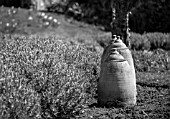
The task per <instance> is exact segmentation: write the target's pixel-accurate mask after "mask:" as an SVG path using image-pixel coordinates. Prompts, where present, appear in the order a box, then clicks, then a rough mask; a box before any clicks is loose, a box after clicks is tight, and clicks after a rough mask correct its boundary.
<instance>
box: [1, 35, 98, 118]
mask: <svg viewBox="0 0 170 119" xmlns="http://www.w3.org/2000/svg"><path fill="white" fill-rule="evenodd" d="M0 39H3V40H1V41H2V42H3V43H4V48H0V67H1V69H2V70H1V72H0V97H1V98H0V99H1V100H0V103H1V104H2V105H1V109H0V113H1V117H2V118H10V117H15V118H20V119H22V118H68V117H71V116H74V115H75V114H76V113H78V112H79V111H80V110H82V109H84V108H85V107H86V106H87V105H88V103H89V99H90V97H92V96H94V95H95V90H96V88H95V87H96V83H95V82H96V79H97V77H98V76H99V64H100V56H99V54H98V53H96V52H91V51H89V50H87V49H86V48H85V47H83V46H82V45H76V44H72V43H70V42H68V41H64V40H61V39H59V38H58V39H55V38H52V37H51V38H38V37H37V38H36V37H25V36H7V35H5V36H3V35H2V36H1V38H0Z"/></svg>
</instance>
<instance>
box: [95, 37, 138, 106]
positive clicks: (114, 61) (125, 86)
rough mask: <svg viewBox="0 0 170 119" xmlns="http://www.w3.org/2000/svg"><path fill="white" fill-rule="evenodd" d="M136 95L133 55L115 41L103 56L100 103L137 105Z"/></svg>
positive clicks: (120, 43) (99, 83) (119, 42)
mask: <svg viewBox="0 0 170 119" xmlns="http://www.w3.org/2000/svg"><path fill="white" fill-rule="evenodd" d="M120 46H121V47H120ZM122 46H123V47H122ZM124 50H125V51H124ZM126 50H127V51H126ZM118 51H119V52H120V53H119V52H118ZM136 94H137V93H136V76H135V69H134V64H133V59H132V56H131V53H130V51H129V49H127V47H125V45H124V44H122V42H121V41H116V40H114V42H113V43H111V44H110V45H109V46H108V47H107V48H106V49H105V51H104V53H103V55H102V61H101V72H100V78H99V82H98V103H99V104H100V105H120V106H127V105H135V104H136Z"/></svg>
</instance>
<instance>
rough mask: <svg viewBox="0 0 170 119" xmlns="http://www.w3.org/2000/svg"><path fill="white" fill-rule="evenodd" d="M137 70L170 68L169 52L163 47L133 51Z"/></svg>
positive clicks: (146, 70)
mask: <svg viewBox="0 0 170 119" xmlns="http://www.w3.org/2000/svg"><path fill="white" fill-rule="evenodd" d="M132 55H133V58H134V65H135V69H136V71H140V72H143V71H145V72H165V71H167V70H170V65H169V64H170V59H169V55H168V52H165V51H164V50H162V49H157V50H154V51H146V50H145V51H132Z"/></svg>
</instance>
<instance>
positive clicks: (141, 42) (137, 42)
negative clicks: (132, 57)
mask: <svg viewBox="0 0 170 119" xmlns="http://www.w3.org/2000/svg"><path fill="white" fill-rule="evenodd" d="M130 39H131V48H132V49H135V50H149V49H150V42H149V41H148V39H147V37H145V36H144V35H140V34H137V33H131V37H130Z"/></svg>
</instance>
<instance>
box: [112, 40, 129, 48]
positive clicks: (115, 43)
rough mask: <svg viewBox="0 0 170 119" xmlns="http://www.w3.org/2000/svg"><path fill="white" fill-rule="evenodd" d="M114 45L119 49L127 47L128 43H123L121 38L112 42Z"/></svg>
mask: <svg viewBox="0 0 170 119" xmlns="http://www.w3.org/2000/svg"><path fill="white" fill-rule="evenodd" d="M112 46H113V47H114V48H117V49H126V48H127V47H126V45H125V44H124V43H123V41H122V40H121V39H117V40H115V41H114V42H113V43H112Z"/></svg>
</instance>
